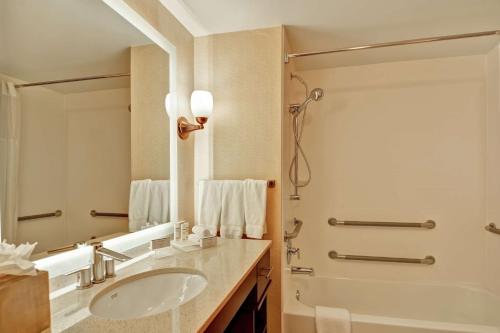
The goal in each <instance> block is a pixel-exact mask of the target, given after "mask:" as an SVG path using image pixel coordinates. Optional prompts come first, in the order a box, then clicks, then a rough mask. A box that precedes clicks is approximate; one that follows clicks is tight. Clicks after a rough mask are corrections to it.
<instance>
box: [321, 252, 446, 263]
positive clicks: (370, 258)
mask: <svg viewBox="0 0 500 333" xmlns="http://www.w3.org/2000/svg"><path fill="white" fill-rule="evenodd" d="M328 256H329V257H330V259H341V260H360V261H381V262H398V263H406V264H423V265H433V264H434V263H435V262H436V258H434V257H433V256H426V257H425V258H424V259H418V258H396V257H376V256H360V255H354V254H338V253H337V252H336V251H330V252H328Z"/></svg>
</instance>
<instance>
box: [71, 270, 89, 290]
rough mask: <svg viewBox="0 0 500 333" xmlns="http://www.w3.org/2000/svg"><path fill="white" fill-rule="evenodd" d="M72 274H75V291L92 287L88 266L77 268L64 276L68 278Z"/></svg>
mask: <svg viewBox="0 0 500 333" xmlns="http://www.w3.org/2000/svg"><path fill="white" fill-rule="evenodd" d="M72 274H76V289H79V290H81V289H87V288H90V287H92V269H91V268H90V266H85V267H83V268H78V269H76V270H74V271H71V272H68V273H66V274H64V275H65V276H69V275H72Z"/></svg>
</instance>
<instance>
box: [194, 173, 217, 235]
mask: <svg viewBox="0 0 500 333" xmlns="http://www.w3.org/2000/svg"><path fill="white" fill-rule="evenodd" d="M222 184H223V182H222V181H218V180H202V181H200V182H199V183H198V185H199V186H198V224H199V225H200V226H203V227H205V228H207V229H208V231H209V232H210V234H211V235H213V236H215V235H217V230H218V229H219V221H220V215H221V208H222Z"/></svg>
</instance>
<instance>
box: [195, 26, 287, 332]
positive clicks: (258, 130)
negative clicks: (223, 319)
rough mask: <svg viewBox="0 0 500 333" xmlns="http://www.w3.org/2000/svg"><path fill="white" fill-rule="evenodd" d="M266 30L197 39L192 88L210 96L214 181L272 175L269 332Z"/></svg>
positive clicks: (275, 249)
mask: <svg viewBox="0 0 500 333" xmlns="http://www.w3.org/2000/svg"><path fill="white" fill-rule="evenodd" d="M281 40H282V29H281V27H278V28H270V29H261V30H254V31H243V32H236V33H227V34H220V35H212V36H208V37H202V38H196V39H195V57H196V61H195V64H196V67H197V69H196V73H197V75H196V88H199V89H209V90H211V91H212V93H213V95H214V113H213V116H212V117H211V119H210V120H209V121H210V122H212V126H213V142H214V143H213V176H214V179H244V178H255V179H275V180H276V181H277V186H276V188H274V189H270V190H269V192H268V193H269V196H268V211H267V225H268V234H266V236H265V238H267V239H272V240H273V246H272V249H271V261H272V266H273V268H274V271H273V276H272V278H273V285H272V289H271V291H270V298H269V300H270V309H269V319H270V330H269V331H270V332H271V333H276V332H280V326H281V320H280V318H281V301H280V298H281V283H280V282H281V281H280V278H281V276H280V270H281V266H280V257H281V252H280V249H281V244H282V240H281V133H280V128H281V94H282V91H281V82H282V73H281V70H282V66H281V59H282V58H281V44H282V41H281Z"/></svg>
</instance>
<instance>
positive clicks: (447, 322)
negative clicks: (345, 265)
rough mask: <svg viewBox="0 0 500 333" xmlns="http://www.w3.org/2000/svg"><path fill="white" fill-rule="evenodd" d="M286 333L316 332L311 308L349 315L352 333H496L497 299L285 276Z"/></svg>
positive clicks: (456, 289)
mask: <svg viewBox="0 0 500 333" xmlns="http://www.w3.org/2000/svg"><path fill="white" fill-rule="evenodd" d="M287 279H288V281H287V286H286V289H287V292H286V295H285V311H284V332H285V333H308V332H315V325H314V306H315V305H321V306H331V307H339V308H345V309H348V310H349V311H350V312H351V320H352V333H500V298H498V297H496V296H495V295H493V294H491V293H489V292H487V291H484V290H481V289H476V288H471V287H465V286H455V285H440V284H424V283H406V282H393V281H376V280H356V279H343V278H325V277H304V276H291V275H290V274H289V273H288V274H287Z"/></svg>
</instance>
